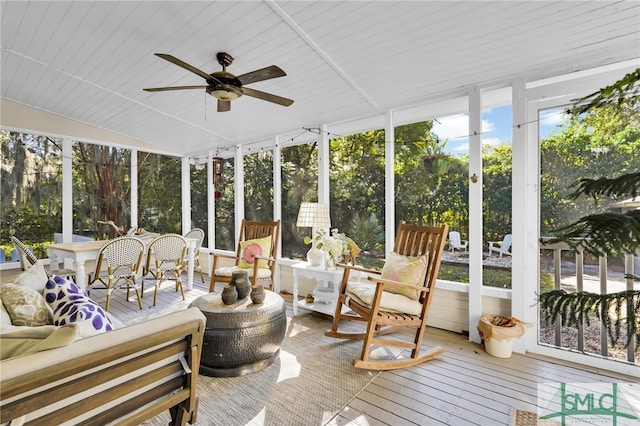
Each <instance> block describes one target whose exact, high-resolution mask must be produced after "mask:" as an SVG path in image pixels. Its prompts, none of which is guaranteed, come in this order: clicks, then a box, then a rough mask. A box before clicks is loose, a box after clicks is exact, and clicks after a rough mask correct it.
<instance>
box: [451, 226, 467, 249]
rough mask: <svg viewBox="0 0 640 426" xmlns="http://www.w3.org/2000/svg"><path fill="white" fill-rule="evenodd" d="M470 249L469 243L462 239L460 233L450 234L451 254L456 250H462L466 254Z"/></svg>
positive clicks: (453, 232) (452, 232)
mask: <svg viewBox="0 0 640 426" xmlns="http://www.w3.org/2000/svg"><path fill="white" fill-rule="evenodd" d="M468 248H469V241H467V240H463V239H461V238H460V233H459V232H458V231H451V232H449V250H451V253H453V252H455V251H456V250H462V251H464V252H465V253H466V252H467V249H468Z"/></svg>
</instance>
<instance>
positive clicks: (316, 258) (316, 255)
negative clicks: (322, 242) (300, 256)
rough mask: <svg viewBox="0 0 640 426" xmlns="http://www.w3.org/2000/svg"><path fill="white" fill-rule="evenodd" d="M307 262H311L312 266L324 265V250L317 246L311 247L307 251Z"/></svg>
mask: <svg viewBox="0 0 640 426" xmlns="http://www.w3.org/2000/svg"><path fill="white" fill-rule="evenodd" d="M307 262H309V264H310V265H311V266H320V265H322V262H324V252H323V251H322V250H320V249H317V248H315V247H311V249H309V251H308V252H307Z"/></svg>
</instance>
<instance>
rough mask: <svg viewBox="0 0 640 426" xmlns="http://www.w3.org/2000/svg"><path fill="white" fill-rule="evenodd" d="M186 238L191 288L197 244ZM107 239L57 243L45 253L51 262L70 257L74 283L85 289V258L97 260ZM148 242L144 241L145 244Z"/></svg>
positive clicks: (194, 240)
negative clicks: (73, 271)
mask: <svg viewBox="0 0 640 426" xmlns="http://www.w3.org/2000/svg"><path fill="white" fill-rule="evenodd" d="M185 240H187V261H188V266H187V288H186V290H191V289H192V288H193V264H194V256H195V249H196V247H197V244H198V239H197V238H185ZM107 241H108V240H98V241H83V242H77V243H59V244H51V245H49V246H47V253H48V254H49V259H51V263H52V264H58V263H59V262H62V261H64V259H70V260H71V261H72V262H73V265H74V269H75V270H76V284H78V286H80V287H81V288H83V289H85V290H86V289H87V271H86V268H85V262H86V261H87V260H97V257H98V251H100V248H102V246H103V245H104V244H105V243H106V242H107ZM147 245H148V242H145V246H147Z"/></svg>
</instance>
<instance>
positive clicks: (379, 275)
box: [325, 221, 448, 370]
mask: <svg viewBox="0 0 640 426" xmlns="http://www.w3.org/2000/svg"><path fill="white" fill-rule="evenodd" d="M447 231H448V226H447V225H442V226H439V227H428V226H419V225H409V224H406V223H405V222H404V221H402V222H400V226H399V227H398V233H397V235H396V241H395V244H394V247H393V253H391V254H390V256H389V258H387V259H386V261H385V266H384V268H383V269H382V271H376V270H370V269H364V268H360V267H357V266H349V265H342V266H344V268H345V271H344V275H343V278H342V283H341V285H340V293H339V297H338V303H337V304H336V311H335V314H334V317H333V324H332V327H331V330H328V331H326V332H325V335H326V336H329V337H337V338H342V339H360V340H363V343H362V352H361V355H360V358H357V359H354V360H353V362H352V364H353V366H354V367H358V368H366V369H374V370H390V369H395V368H403V367H408V366H411V365H415V364H418V363H421V362H424V361H428V360H430V359H432V358H434V357H436V356H438V355H440V354H442V353H443V352H444V349H442V348H441V347H436V348H433V349H432V350H430V351H429V352H427V353H425V354H422V355H421V354H420V349H421V346H422V338H423V336H424V331H425V328H426V326H427V316H428V313H429V306H430V304H431V300H432V296H433V291H434V290H435V283H436V278H437V276H438V271H439V269H440V260H441V258H442V251H443V250H444V245H445V244H446V236H447ZM351 271H361V272H365V273H366V274H368V281H366V282H365V281H351V280H350V279H349V273H350V272H351ZM342 305H345V306H346V307H348V308H349V309H346V310H345V311H344V313H343V306H342ZM342 320H349V321H362V322H366V330H365V331H364V332H361V331H356V332H353V331H348V332H347V331H339V325H340V321H342ZM402 327H408V328H410V329H413V333H412V334H413V340H412V341H404V340H399V339H388V338H387V339H383V338H381V337H379V336H381V335H384V334H388V333H390V332H393V331H395V330H397V329H399V328H402ZM374 346H389V347H392V348H393V347H395V348H405V349H411V357H410V358H395V359H371V358H370V352H371V350H372V347H374Z"/></svg>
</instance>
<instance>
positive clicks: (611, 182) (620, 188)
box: [569, 172, 640, 200]
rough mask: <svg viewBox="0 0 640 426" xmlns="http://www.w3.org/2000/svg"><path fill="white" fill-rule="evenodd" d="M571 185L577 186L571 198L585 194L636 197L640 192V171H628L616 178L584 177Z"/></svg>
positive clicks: (595, 196)
mask: <svg viewBox="0 0 640 426" xmlns="http://www.w3.org/2000/svg"><path fill="white" fill-rule="evenodd" d="M571 186H572V187H577V189H576V190H575V191H574V192H573V193H571V194H570V195H569V198H571V199H573V200H575V199H576V198H578V197H579V196H580V195H583V194H584V195H588V196H590V197H593V198H598V197H602V196H605V197H613V198H619V197H635V196H637V195H639V194H640V172H638V173H628V174H625V175H622V176H618V177H616V178H606V177H603V178H600V179H590V178H582V179H579V180H578V181H577V182H575V183H574V184H573V185H571Z"/></svg>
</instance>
